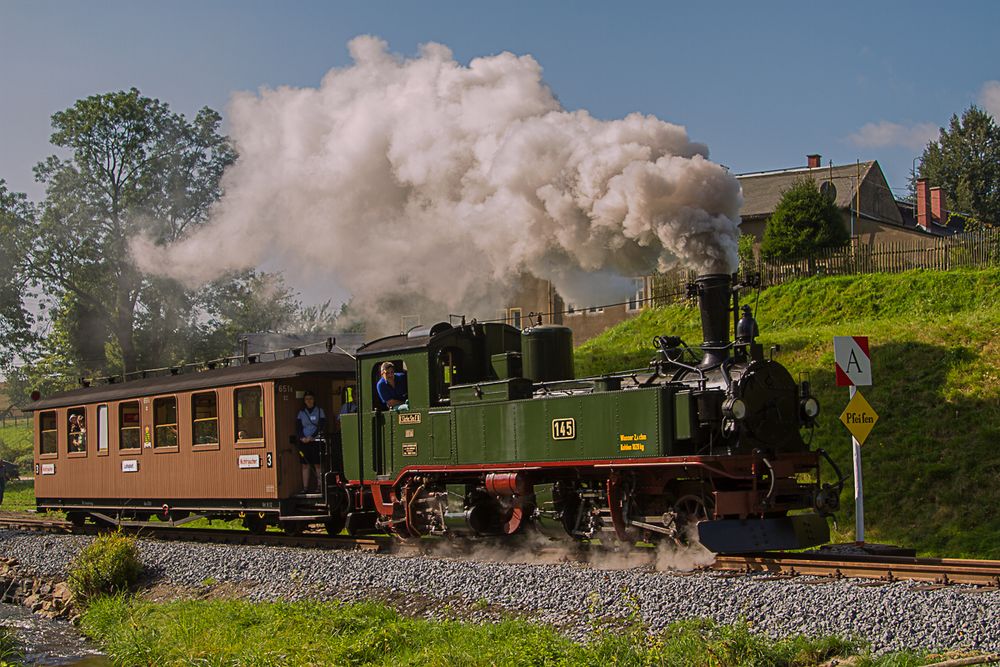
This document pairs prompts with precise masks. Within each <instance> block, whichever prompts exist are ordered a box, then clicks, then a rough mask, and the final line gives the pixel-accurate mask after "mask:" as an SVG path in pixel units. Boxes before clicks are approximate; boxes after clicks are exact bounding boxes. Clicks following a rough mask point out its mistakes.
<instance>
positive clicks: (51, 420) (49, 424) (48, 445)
mask: <svg viewBox="0 0 1000 667" xmlns="http://www.w3.org/2000/svg"><path fill="white" fill-rule="evenodd" d="M39 421H40V429H39V430H40V431H41V440H40V441H39V443H38V453H39V454H58V453H59V433H58V421H57V420H56V413H55V412H54V411H53V412H43V413H42V416H41V417H40V419H39Z"/></svg>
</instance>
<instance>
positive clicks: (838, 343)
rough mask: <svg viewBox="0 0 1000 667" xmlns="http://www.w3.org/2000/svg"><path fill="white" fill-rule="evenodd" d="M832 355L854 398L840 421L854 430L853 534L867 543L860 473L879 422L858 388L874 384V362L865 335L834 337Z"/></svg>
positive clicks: (841, 382)
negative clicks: (863, 449) (864, 453)
mask: <svg viewBox="0 0 1000 667" xmlns="http://www.w3.org/2000/svg"><path fill="white" fill-rule="evenodd" d="M833 356H834V360H835V361H836V373H837V386H838V387H850V395H851V400H850V401H849V402H848V403H847V407H846V408H845V409H844V412H843V413H842V414H841V415H840V421H841V422H843V423H844V426H846V427H847V429H848V430H849V431H850V432H851V450H852V452H853V458H854V533H855V540H856V541H857V543H858V544H864V543H865V494H864V484H863V479H862V475H861V445H862V444H864V442H865V440H867V439H868V434H869V433H871V430H872V427H873V426H875V422H876V421H878V415H877V414H875V410H874V409H873V408H872V406H871V405H870V404H869V403H868V401H866V400H865V397H864V396H862V395H861V392H859V391H858V387H859V386H862V387H867V386H870V385H871V383H872V362H871V355H870V354H869V352H868V338H867V337H866V336H834V338H833Z"/></svg>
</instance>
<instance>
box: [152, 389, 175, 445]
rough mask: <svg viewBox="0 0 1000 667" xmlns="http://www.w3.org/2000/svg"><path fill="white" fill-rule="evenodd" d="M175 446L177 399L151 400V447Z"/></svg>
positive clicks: (169, 397) (171, 397) (170, 397)
mask: <svg viewBox="0 0 1000 667" xmlns="http://www.w3.org/2000/svg"><path fill="white" fill-rule="evenodd" d="M176 446H177V399H176V398H175V397H173V396H168V397H166V398H157V399H154V400H153V447H176Z"/></svg>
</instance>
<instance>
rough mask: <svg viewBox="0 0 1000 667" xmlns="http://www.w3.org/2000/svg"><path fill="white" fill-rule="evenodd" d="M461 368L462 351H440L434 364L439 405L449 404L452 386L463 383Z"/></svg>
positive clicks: (452, 348)
mask: <svg viewBox="0 0 1000 667" xmlns="http://www.w3.org/2000/svg"><path fill="white" fill-rule="evenodd" d="M461 366H462V351H461V350H460V349H458V348H457V347H446V348H442V349H440V350H438V353H437V355H436V361H435V364H434V368H435V374H434V377H435V385H436V387H437V403H438V404H442V403H448V402H449V400H450V394H449V391H450V390H451V386H452V385H453V384H459V383H460V382H461V378H460V377H459V374H460V369H461Z"/></svg>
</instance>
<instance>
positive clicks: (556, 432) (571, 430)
mask: <svg viewBox="0 0 1000 667" xmlns="http://www.w3.org/2000/svg"><path fill="white" fill-rule="evenodd" d="M552 439H553V440H575V439H576V420H575V419H573V418H572V417H565V418H563V419H553V420H552Z"/></svg>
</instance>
